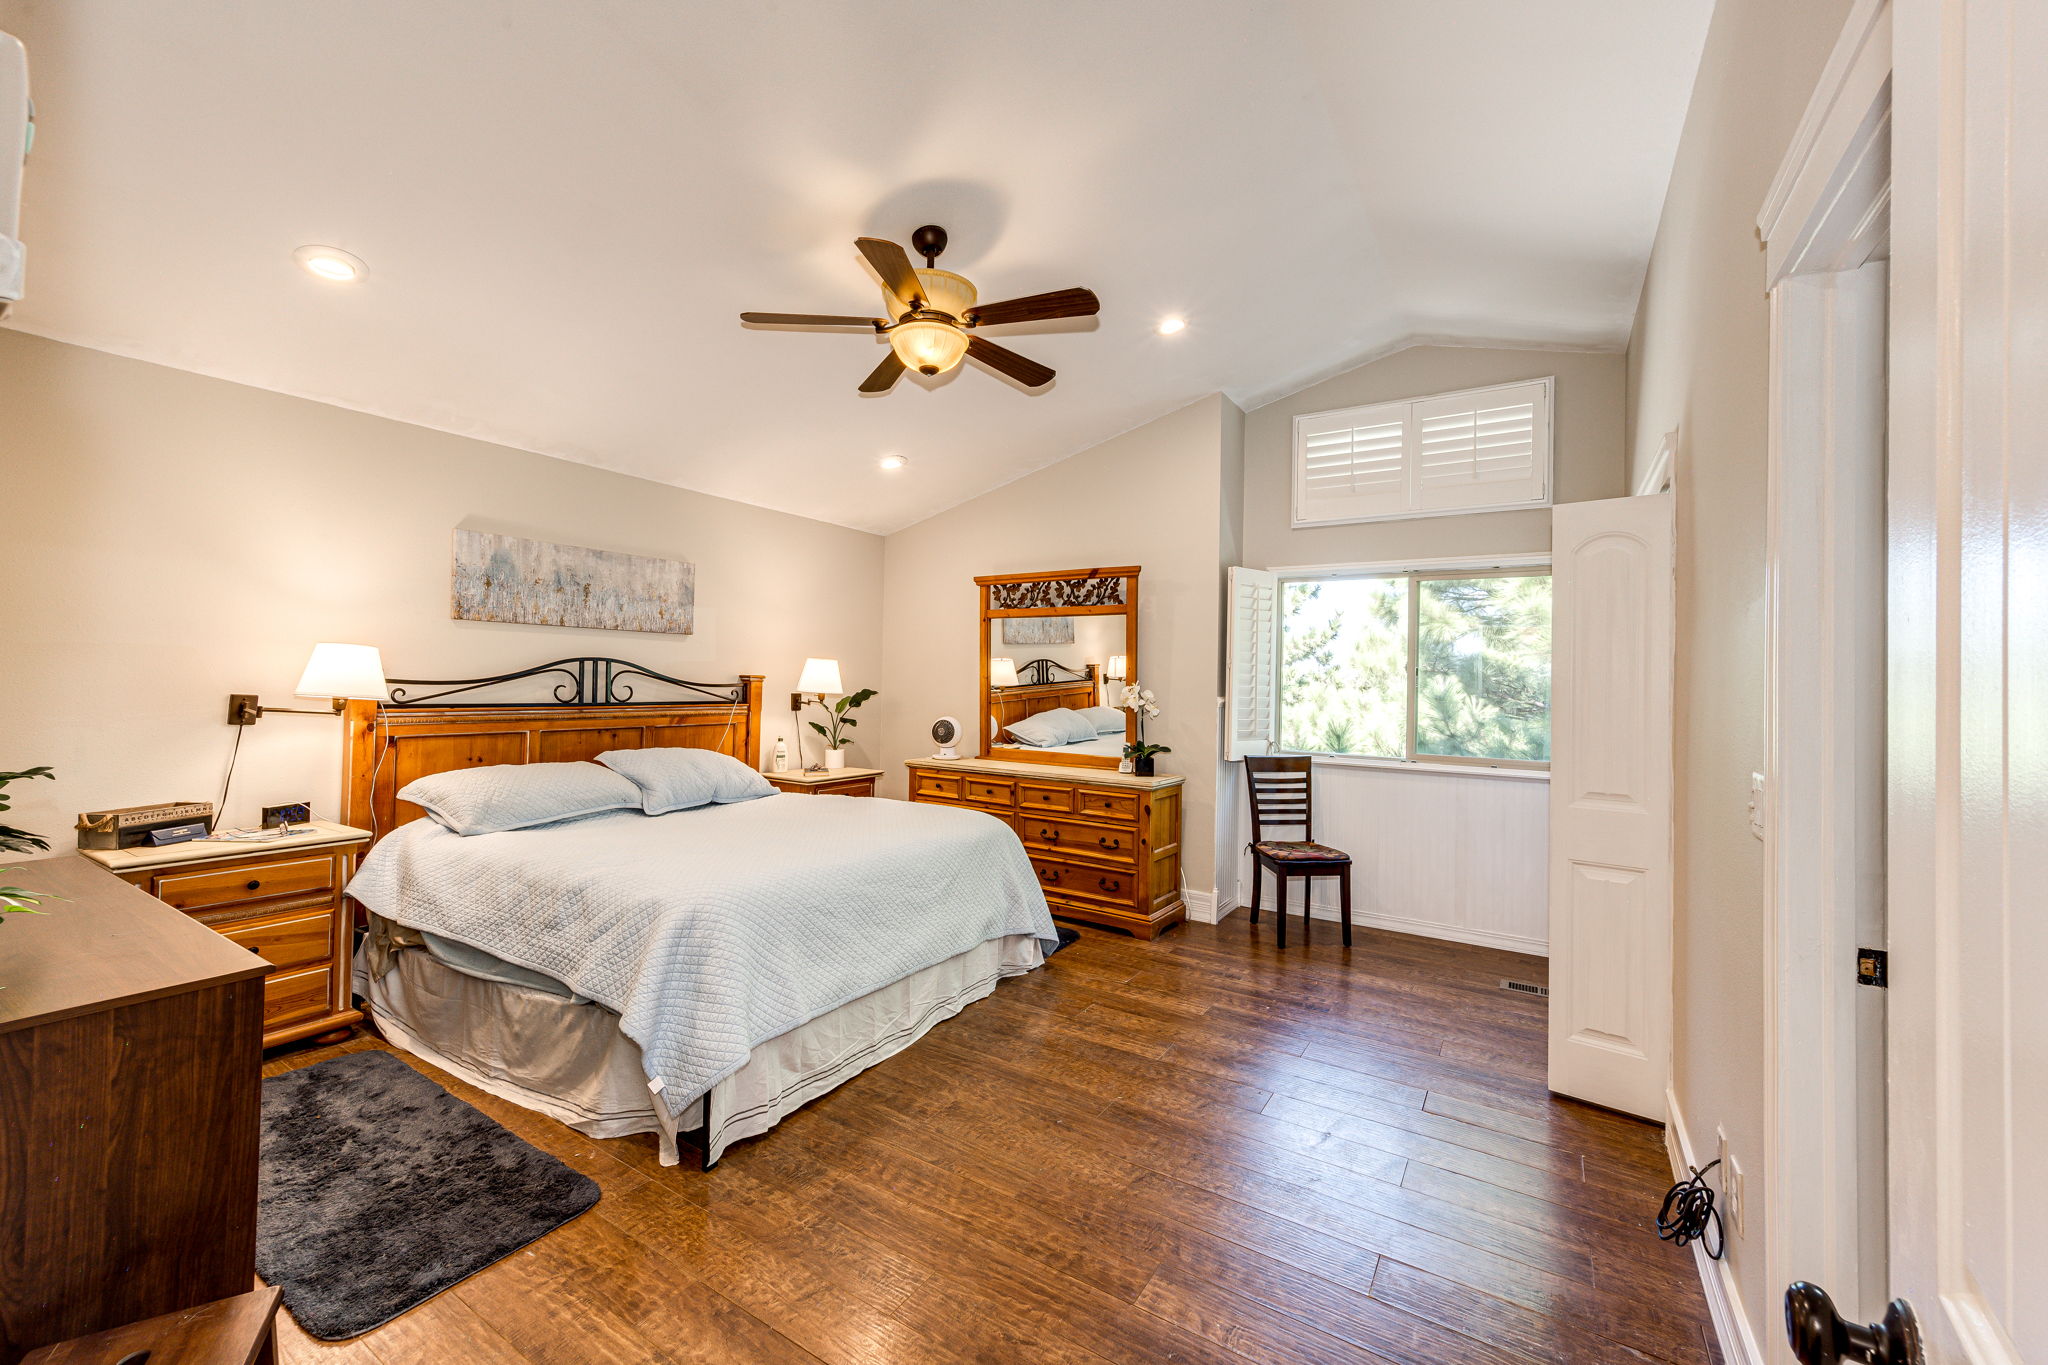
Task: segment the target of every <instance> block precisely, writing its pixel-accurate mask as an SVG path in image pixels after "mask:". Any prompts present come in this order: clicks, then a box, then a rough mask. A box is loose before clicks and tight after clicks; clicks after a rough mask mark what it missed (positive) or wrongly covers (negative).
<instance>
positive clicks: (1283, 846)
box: [1252, 839, 1351, 863]
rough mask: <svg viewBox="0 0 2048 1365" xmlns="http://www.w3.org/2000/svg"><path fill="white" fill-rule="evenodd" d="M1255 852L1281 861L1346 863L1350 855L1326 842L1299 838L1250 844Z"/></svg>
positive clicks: (1349, 859)
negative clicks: (1312, 841)
mask: <svg viewBox="0 0 2048 1365" xmlns="http://www.w3.org/2000/svg"><path fill="white" fill-rule="evenodd" d="M1252 850H1253V851H1254V852H1256V853H1259V854H1261V855H1263V856H1264V857H1268V858H1271V859H1273V860H1274V861H1275V862H1281V863H1348V862H1350V861H1351V855H1350V854H1349V853H1346V852H1344V850H1342V849H1339V848H1331V847H1330V846H1329V845H1328V844H1311V843H1306V842H1304V841H1301V840H1285V841H1282V840H1277V839H1268V840H1266V841H1265V842H1263V843H1257V844H1253V845H1252Z"/></svg>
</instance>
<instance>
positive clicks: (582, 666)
mask: <svg viewBox="0 0 2048 1365" xmlns="http://www.w3.org/2000/svg"><path fill="white" fill-rule="evenodd" d="M550 677H553V678H556V679H558V681H556V682H555V683H554V684H553V686H552V687H551V688H550V689H549V691H550V695H551V696H552V697H553V698H554V699H553V700H552V701H510V700H508V701H452V702H451V701H443V700H441V699H442V698H443V697H453V696H458V695H461V694H463V693H468V692H477V691H480V690H482V689H484V688H487V687H498V686H502V685H504V684H507V683H515V682H519V681H522V680H524V679H527V678H540V679H543V680H545V679H547V678H550ZM636 678H637V679H640V680H642V681H643V682H652V683H662V684H665V685H667V686H669V687H679V688H682V689H683V690H684V691H686V692H692V693H695V694H696V695H695V696H693V697H687V698H677V697H658V698H653V699H650V700H645V701H643V700H640V699H639V697H638V696H637V695H636V691H635V688H634V685H633V682H632V681H631V680H632V679H636ZM390 682H391V700H390V702H389V703H388V704H389V705H391V706H428V705H435V706H674V705H676V704H677V703H678V702H679V701H716V702H730V703H732V704H733V705H735V706H743V705H745V704H746V700H747V685H746V683H744V682H736V683H733V684H731V685H727V684H724V683H700V682H688V681H685V680H684V679H682V678H671V677H669V676H668V674H666V673H656V672H655V671H654V670H653V669H651V668H647V667H645V666H643V665H641V664H636V663H631V662H629V661H627V660H625V659H605V658H599V657H596V656H594V655H585V656H584V657H582V658H576V659H556V660H554V661H553V662H552V663H545V664H536V665H534V666H533V667H532V668H522V669H520V670H518V671H517V672H515V673H500V674H498V675H496V676H495V677H489V678H392V679H391V680H390ZM418 687H431V688H436V689H439V690H437V691H433V692H427V693H424V694H421V695H414V694H413V692H412V691H411V690H410V689H412V688H418Z"/></svg>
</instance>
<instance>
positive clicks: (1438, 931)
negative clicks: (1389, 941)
mask: <svg viewBox="0 0 2048 1365" xmlns="http://www.w3.org/2000/svg"><path fill="white" fill-rule="evenodd" d="M1288 902H1289V904H1291V905H1292V906H1293V907H1294V913H1295V914H1297V915H1298V914H1300V913H1301V901H1300V899H1299V898H1298V897H1296V896H1290V897H1288ZM1236 908H1237V906H1235V905H1233V906H1231V907H1230V909H1232V910H1234V909H1236ZM1265 912H1266V913H1267V914H1269V915H1270V914H1272V913H1273V906H1272V904H1271V903H1268V904H1267V906H1266V908H1265ZM1228 913H1229V911H1228V910H1226V911H1225V912H1224V914H1228ZM1309 914H1310V915H1312V916H1313V917H1314V918H1316V919H1319V920H1328V921H1330V922H1331V923H1336V922H1337V921H1338V920H1339V919H1341V918H1342V916H1340V915H1339V914H1338V912H1337V906H1336V904H1335V903H1334V902H1332V903H1331V904H1328V905H1325V904H1323V903H1322V902H1321V901H1320V900H1316V901H1311V902H1309ZM1190 915H1191V916H1192V911H1191V912H1190ZM1222 917H1223V916H1222V915H1218V916H1217V917H1216V918H1217V919H1219V920H1220V919H1221V918H1222ZM1351 922H1352V923H1353V924H1357V925H1363V926H1364V927H1366V928H1368V929H1389V930H1392V931H1393V932H1394V933H1397V934H1414V935H1415V936H1417V937H1418V938H1440V939H1443V940H1445V941H1446V942H1449V943H1470V944H1473V945H1474V946H1476V947H1480V948H1500V949H1503V950H1505V951H1507V952H1510V953H1528V954H1529V955H1531V956H1532V957H1549V956H1550V944H1549V943H1548V942H1547V941H1545V940H1543V939H1540V938H1530V937H1528V936H1527V935H1524V934H1504V933H1501V932H1499V931H1498V930H1494V929H1469V928H1466V927H1465V926H1464V925H1461V924H1439V923H1437V922H1436V921H1435V920H1426V919H1409V918H1407V917H1406V916H1404V915H1387V914H1382V913H1380V912H1379V911H1376V910H1360V909H1359V908H1358V907H1357V906H1355V905H1354V906H1352V908H1351Z"/></svg>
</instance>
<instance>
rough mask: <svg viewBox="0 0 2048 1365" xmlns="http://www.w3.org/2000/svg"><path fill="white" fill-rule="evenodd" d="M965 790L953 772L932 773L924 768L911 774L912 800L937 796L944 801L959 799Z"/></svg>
mask: <svg viewBox="0 0 2048 1365" xmlns="http://www.w3.org/2000/svg"><path fill="white" fill-rule="evenodd" d="M962 795H964V792H963V791H962V789H961V783H960V779H959V778H958V777H957V776H955V775H954V774H952V773H932V772H925V771H923V770H922V769H920V770H918V771H916V772H915V773H913V774H912V775H911V779H910V796H911V799H912V800H917V799H920V798H922V797H927V796H936V797H938V798H939V799H940V800H942V801H958V800H959V799H960V798H961V796H962Z"/></svg>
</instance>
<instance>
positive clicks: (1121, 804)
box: [1074, 787, 1138, 824]
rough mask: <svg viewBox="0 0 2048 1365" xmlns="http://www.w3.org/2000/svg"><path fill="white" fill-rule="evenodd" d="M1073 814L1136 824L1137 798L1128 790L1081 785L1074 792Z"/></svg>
mask: <svg viewBox="0 0 2048 1365" xmlns="http://www.w3.org/2000/svg"><path fill="white" fill-rule="evenodd" d="M1074 814H1076V815H1087V816H1092V817H1093V818H1095V819H1097V820H1121V821H1125V822H1128V823H1130V824H1136V823H1137V820H1138V798H1137V797H1135V796H1133V795H1131V794H1130V793H1129V792H1113V791H1104V790H1103V789H1102V788H1100V787H1082V788H1080V789H1079V790H1078V791H1076V792H1075V793H1074Z"/></svg>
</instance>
